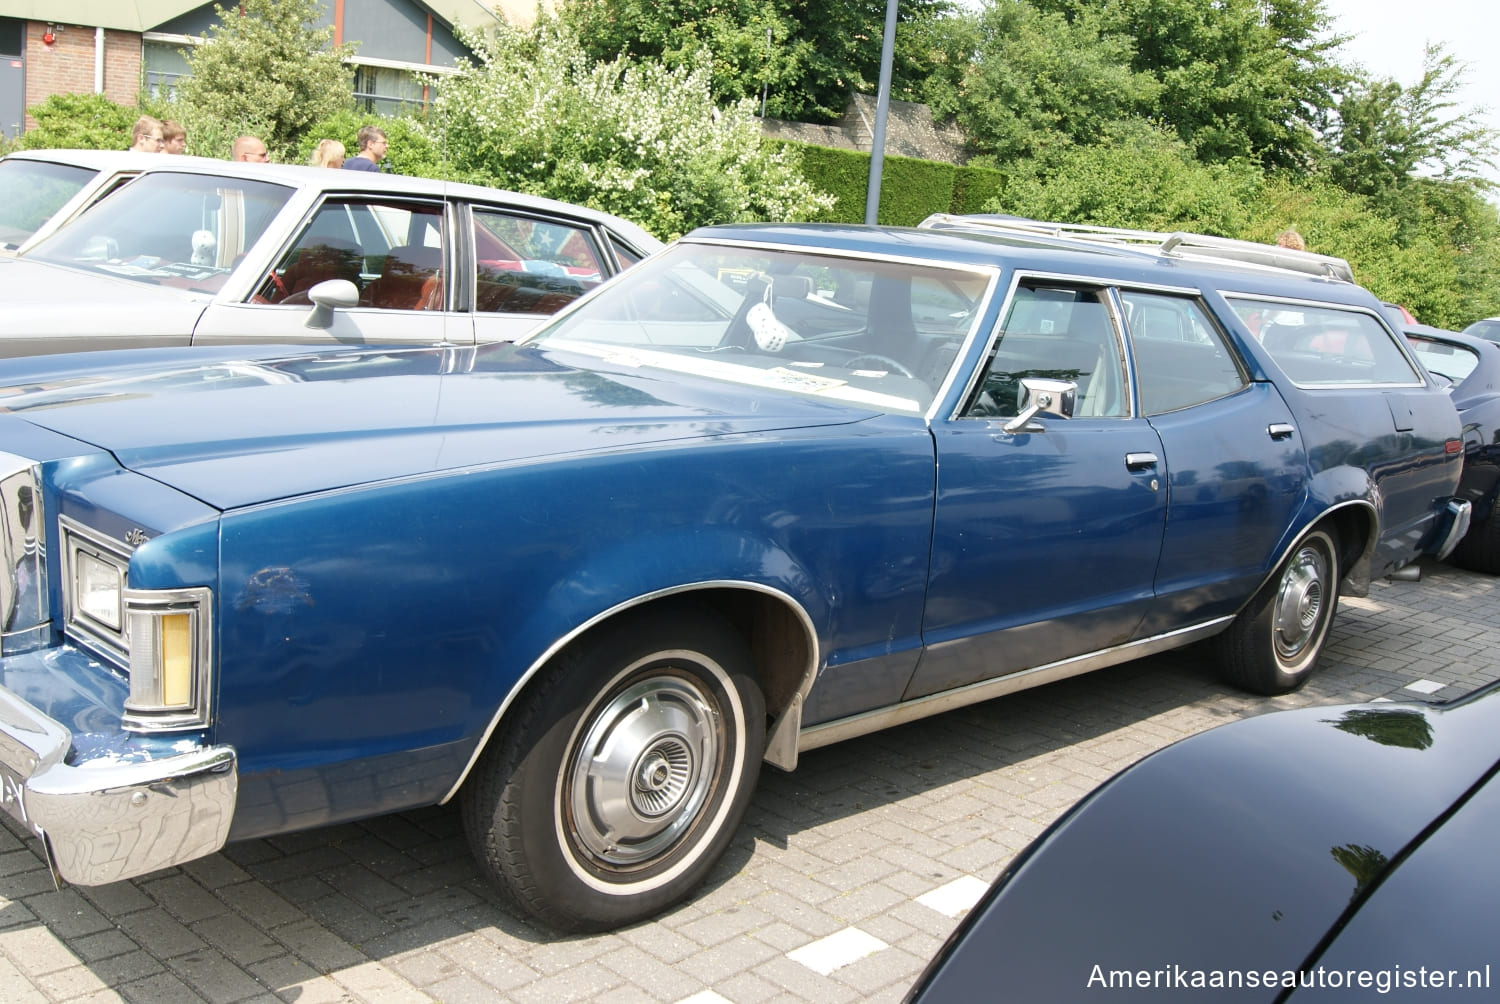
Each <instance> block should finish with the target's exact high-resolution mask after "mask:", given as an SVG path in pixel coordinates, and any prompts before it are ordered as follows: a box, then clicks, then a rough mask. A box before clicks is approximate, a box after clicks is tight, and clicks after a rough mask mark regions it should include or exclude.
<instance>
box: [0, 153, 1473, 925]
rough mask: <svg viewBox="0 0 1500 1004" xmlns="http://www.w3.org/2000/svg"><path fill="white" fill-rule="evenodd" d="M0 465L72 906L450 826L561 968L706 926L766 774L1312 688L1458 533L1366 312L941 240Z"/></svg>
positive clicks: (1352, 301) (28, 786) (170, 358)
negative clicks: (378, 829) (1371, 597)
mask: <svg viewBox="0 0 1500 1004" xmlns="http://www.w3.org/2000/svg"><path fill="white" fill-rule="evenodd" d="M330 173H331V172H330ZM1246 318H1253V319H1254V320H1255V321H1256V323H1257V324H1258V325H1261V326H1262V328H1263V330H1272V329H1275V330H1276V334H1277V338H1276V339H1271V338H1269V337H1267V338H1266V339H1265V340H1261V339H1258V338H1257V337H1256V336H1255V335H1254V334H1253V333H1252V329H1251V328H1250V326H1249V324H1248V322H1247V321H1246ZM1335 335H1338V337H1334V336H1335ZM0 449H3V451H4V455H3V456H0V461H3V469H0V474H3V477H0V502H3V505H0V513H3V525H4V527H5V533H4V535H0V558H3V566H0V567H3V569H4V570H5V572H6V573H7V574H6V575H5V576H0V588H3V594H0V599H3V600H4V609H5V627H4V635H3V637H0V684H3V689H0V773H3V776H4V778H5V782H6V785H5V789H4V790H5V791H6V792H7V793H8V795H9V799H8V801H7V803H6V807H7V809H8V810H9V811H10V812H11V813H12V814H13V815H15V816H16V817H17V818H18V819H21V820H23V821H24V822H25V823H26V824H27V825H28V826H29V827H30V828H31V830H32V832H34V833H36V834H37V835H38V836H40V837H41V838H42V841H43V847H44V848H45V849H46V851H47V854H48V856H49V860H51V861H52V863H53V865H54V867H55V868H56V869H57V871H58V872H59V873H60V874H61V876H62V877H63V878H64V879H67V880H69V881H73V882H81V883H94V884H97V883H103V882H109V881H113V880H115V879H120V878H126V877H129V876H132V875H138V874H142V873H145V872H148V871H151V870H154V869H158V868H163V867H166V866H169V865H175V864H179V863H181V862H184V861H188V860H191V859H193V858H195V857H198V856H201V855H204V854H210V853H212V852H214V851H216V850H217V849H218V848H219V847H220V846H222V845H223V843H224V842H225V841H226V840H233V839H239V838H251V837H261V836H267V835H271V834H277V833H283V832H287V831H291V830H297V829H304V828H308V827H314V826H322V825H327V824H333V823H338V822H341V821H346V820H351V819H356V818H361V817H366V816H371V815H374V814H378V813H386V812H395V811H400V810H405V809H410V808H414V807H418V806H424V805H431V804H436V803H445V802H449V801H450V800H457V801H459V802H460V803H461V805H462V809H463V819H464V826H465V830H466V833H467V835H468V838H469V841H470V843H471V845H472V847H473V848H474V850H475V852H476V855H477V856H478V858H479V861H480V862H481V865H482V868H483V870H484V871H485V872H486V874H488V875H490V876H491V877H493V878H494V880H495V881H496V883H497V884H498V886H499V887H500V888H501V889H503V890H505V891H506V892H507V894H508V895H510V896H511V897H513V898H514V899H515V900H516V902H518V903H519V904H520V905H521V906H523V907H524V908H525V909H527V910H530V911H531V912H532V913H534V914H535V915H536V916H538V917H540V918H541V919H543V920H544V921H546V922H547V923H549V924H552V925H555V926H557V927H561V928H570V929H578V928H600V927H609V926H616V925H621V924H627V923H630V922H633V921H636V920H639V919H641V918H643V917H646V916H650V915H651V914H653V913H655V912H657V911H659V910H661V909H664V908H665V907H667V906H668V905H670V904H673V903H675V902H678V901H680V900H681V899H682V898H683V897H685V896H686V895H688V894H689V893H690V892H691V891H692V890H693V889H694V888H695V887H696V886H697V885H698V883H699V882H701V881H702V879H703V878H704V877H705V876H706V875H707V874H708V872H709V870H710V869H711V868H712V867H713V866H714V863H715V861H717V860H718V858H719V857H720V855H721V854H722V853H723V851H724V849H725V847H726V846H727V845H728V844H729V842H730V840H731V839H732V838H733V836H734V833H735V830H736V827H737V825H738V823H739V820H740V819H741V817H742V815H743V813H744V811H745V807H746V805H747V803H748V801H749V799H750V795H751V792H752V790H753V789H754V786H755V782H756V778H757V776H758V773H759V769H760V765H761V763H762V762H763V761H764V762H767V763H770V764H772V765H774V766H777V767H780V768H783V769H792V768H793V767H795V765H796V762H797V758H798V755H799V753H800V752H801V751H804V750H808V749H813V748H816V747H819V746H823V745H826V744H829V743H832V742H836V741H838V740H840V739H844V738H847V737H850V736H855V735H860V734H864V733H868V732H871V731H874V730H877V729H881V728H885V727H888V726H891V725H895V724H898V723H900V722H903V721H908V720H911V719H914V718H918V717H922V716H925V715H931V714H935V713H938V712H941V711H943V710H945V709H948V708H951V707H955V706H958V705H961V704H967V703H972V702H975V701H979V700H984V699H987V698H990V697H995V696H999V695H1001V694H1005V693H1008V692H1012V691H1016V690H1020V689H1023V688H1026V687H1031V686H1036V685H1037V684H1040V683H1044V682H1047V681H1049V680H1055V679H1059V678H1062V677H1067V676H1072V675H1076V674H1079V673H1084V672H1087V671H1089V670H1093V669H1096V668H1099V667H1103V666H1108V665H1111V664H1114V663H1119V662H1122V661H1125V660H1127V659H1132V658H1136V657H1139V656H1144V655H1148V654H1151V653H1154V652H1159V651H1162V650H1165V649H1170V648H1176V647H1180V646H1183V645H1187V644H1191V643H1194V642H1198V641H1205V642H1209V643H1210V644H1212V645H1214V646H1215V652H1216V657H1217V659H1218V661H1219V663H1220V665H1221V666H1222V667H1223V670H1224V672H1225V673H1226V675H1227V676H1228V677H1229V678H1230V679H1232V680H1235V681H1237V682H1238V683H1239V684H1241V685H1243V686H1245V687H1248V688H1250V689H1252V690H1255V691H1258V692H1262V693H1280V692H1284V691H1286V690H1289V689H1292V688H1295V687H1298V686H1300V685H1301V684H1302V683H1303V682H1305V681H1306V680H1307V678H1308V676H1309V675H1310V674H1311V673H1312V672H1313V670H1314V667H1315V666H1316V664H1317V661H1318V656H1319V654H1320V652H1321V651H1322V648H1323V645H1324V642H1325V640H1326V638H1327V636H1328V630H1329V625H1330V623H1331V622H1332V618H1333V615H1334V610H1335V607H1336V605H1337V602H1338V597H1339V594H1340V591H1341V590H1349V591H1350V592H1353V593H1360V592H1362V591H1364V590H1366V589H1367V588H1368V586H1369V583H1370V580H1371V579H1372V578H1378V577H1382V576H1387V575H1390V574H1391V573H1393V572H1395V571H1397V570H1399V569H1401V568H1403V567H1404V566H1406V565H1408V564H1409V563H1411V562H1412V561H1413V560H1415V559H1416V558H1417V557H1418V555H1420V554H1422V553H1424V552H1433V553H1442V552H1444V551H1445V550H1446V549H1447V548H1448V547H1449V546H1451V543H1452V542H1453V541H1455V540H1456V539H1457V536H1458V535H1459V534H1461V532H1462V530H1463V528H1464V526H1465V525H1466V516H1467V505H1466V504H1464V503H1462V502H1458V501H1456V500H1454V499H1453V492H1454V489H1455V487H1456V486H1457V483H1458V476H1459V468H1460V463H1461V442H1460V439H1459V425H1458V418H1457V415H1456V414H1455V413H1454V410H1453V406H1452V404H1451V402H1450V401H1449V399H1448V396H1447V394H1446V392H1445V391H1444V389H1443V388H1441V387H1440V386H1438V384H1437V383H1436V380H1435V378H1432V377H1430V376H1429V375H1428V374H1427V373H1426V371H1425V370H1423V369H1422V368H1421V366H1420V365H1419V364H1418V363H1417V362H1416V360H1415V358H1414V357H1413V356H1412V355H1411V354H1410V350H1409V349H1408V348H1407V346H1406V343H1405V342H1404V341H1402V340H1401V339H1400V337H1399V336H1397V335H1396V334H1394V333H1393V332H1392V331H1390V329H1389V328H1388V327H1386V325H1385V324H1384V322H1383V321H1382V320H1381V317H1380V304H1379V302H1378V301H1377V300H1375V299H1374V298H1373V297H1372V296H1371V295H1370V294H1369V293H1368V292H1366V291H1365V290H1363V289H1360V288H1359V287H1358V286H1355V285H1353V284H1351V283H1348V282H1343V281H1340V280H1337V279H1330V278H1326V277H1322V272H1321V269H1319V270H1317V272H1316V274H1305V273H1303V272H1300V271H1297V270H1295V269H1288V268H1284V267H1267V266H1258V265H1249V266H1247V265H1242V264H1238V263H1233V262H1224V261H1221V260H1218V259H1215V258H1213V257H1212V256H1211V255H1210V254H1207V253H1203V254H1188V253H1185V252H1183V251H1179V250H1176V249H1166V250H1125V249H1103V248H1098V247H1089V246H1084V245H1080V244H1079V243H1077V242H1073V241H1069V240H1057V239H1052V238H1045V237H1044V238H1030V237H1028V238H1024V239H1016V238H1010V237H999V238H997V237H994V236H988V235H981V234H971V233H962V232H939V231H933V230H920V229H877V228H860V227H840V226H831V225H829V226H815V225H804V226H795V225H785V226H741V227H722V228H712V229H707V230H703V231H700V232H697V233H695V234H693V235H690V236H689V237H687V238H684V239H683V240H681V241H679V242H678V243H676V244H675V245H674V246H672V247H670V248H668V249H665V250H663V251H662V252H659V253H658V254H656V255H653V256H651V257H650V258H648V259H646V260H645V261H643V262H641V263H640V264H638V265H636V266H634V267H632V268H631V269H629V270H628V271H626V272H625V273H623V275H622V276H620V277H619V278H618V279H617V280H615V281H613V282H610V283H606V284H604V285H601V286H600V287H598V288H597V289H596V290H595V291H594V292H593V293H592V294H589V295H586V296H585V297H583V298H582V299H580V300H579V301H578V302H577V303H576V305H575V306H574V307H572V308H570V309H569V310H567V311H566V312H565V313H564V314H562V315H560V316H559V317H558V318H557V319H556V320H555V322H553V323H551V324H548V325H547V326H545V327H544V328H543V329H542V330H540V331H538V332H537V333H535V334H534V335H532V336H529V337H528V338H526V339H524V340H522V341H520V342H518V343H515V344H507V343H496V344H488V345H473V344H469V345H446V346H433V347H420V348H413V347H399V348H398V347H385V348H381V347H364V348H361V349H346V350H338V349H325V350H312V349H304V350H302V351H296V350H293V349H291V348H287V347H279V348H277V347H264V346H262V347H259V348H247V347H244V346H238V347H235V346H229V347H211V348H194V349H183V350H168V349H163V350H145V351H138V352H119V353H87V354H80V355H75V356H59V357H52V358H35V359H13V360H7V361H5V362H3V363H0Z"/></svg>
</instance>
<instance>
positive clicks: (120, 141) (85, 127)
mask: <svg viewBox="0 0 1500 1004" xmlns="http://www.w3.org/2000/svg"><path fill="white" fill-rule="evenodd" d="M30 113H31V117H32V118H34V119H36V125H35V126H34V127H33V128H31V129H28V130H26V132H25V133H23V134H22V135H21V137H20V146H21V148H22V149H26V150H124V149H125V148H126V147H128V146H130V129H131V127H132V126H134V125H135V120H136V119H138V118H139V117H140V115H141V113H140V111H139V110H137V109H135V108H127V107H125V106H124V105H117V104H115V103H114V102H113V101H111V100H109V99H108V98H106V97H105V96H104V95H102V94H53V95H51V96H50V97H48V98H47V100H45V101H43V102H42V103H41V104H39V105H36V106H34V107H32V108H31V109H30Z"/></svg>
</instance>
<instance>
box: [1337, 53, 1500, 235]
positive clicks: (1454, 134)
mask: <svg viewBox="0 0 1500 1004" xmlns="http://www.w3.org/2000/svg"><path fill="white" fill-rule="evenodd" d="M1464 70H1465V67H1464V64H1462V63H1460V62H1459V61H1458V60H1456V59H1455V58H1454V57H1453V56H1451V55H1449V54H1447V53H1445V52H1444V51H1443V47H1442V46H1440V45H1432V46H1428V48H1427V51H1426V56H1425V59H1424V61H1423V73H1422V78H1421V79H1420V80H1419V81H1417V83H1416V84H1414V85H1412V86H1411V87H1402V86H1401V85H1400V84H1398V83H1397V82H1396V81H1394V80H1391V79H1388V78H1387V79H1369V78H1359V79H1356V80H1355V81H1354V82H1353V83H1352V85H1351V86H1350V88H1349V90H1348V91H1347V93H1345V94H1344V95H1343V96H1342V98H1341V100H1340V101H1339V102H1338V106H1337V109H1336V118H1335V120H1334V122H1333V123H1332V126H1331V128H1330V131H1329V136H1328V139H1327V142H1328V145H1329V147H1330V149H1331V162H1330V165H1329V174H1330V177H1331V178H1333V180H1334V181H1335V182H1336V183H1337V184H1339V185H1341V186H1343V187H1344V188H1346V189H1348V190H1349V191H1351V192H1357V193H1359V194H1361V195H1368V196H1370V197H1371V198H1373V199H1375V200H1376V201H1377V202H1378V203H1380V204H1382V205H1384V206H1386V207H1387V208H1388V209H1398V204H1399V203H1400V202H1401V199H1402V195H1401V193H1402V192H1403V191H1405V190H1406V189H1408V188H1409V187H1410V182H1411V181H1412V179H1415V178H1417V177H1419V176H1426V177H1437V178H1441V179H1444V180H1448V181H1466V182H1470V183H1475V182H1478V181H1479V180H1480V179H1481V172H1482V171H1483V169H1484V168H1486V167H1492V166H1494V160H1495V155H1496V139H1497V133H1496V131H1495V130H1493V129H1490V128H1488V127H1486V126H1484V125H1481V124H1480V123H1479V122H1477V121H1476V120H1475V119H1474V117H1473V116H1471V115H1469V114H1466V113H1461V112H1457V111H1456V109H1457V107H1458V106H1457V103H1456V102H1455V101H1454V95H1456V94H1457V93H1458V92H1459V90H1460V89H1461V88H1462V87H1463V75H1464Z"/></svg>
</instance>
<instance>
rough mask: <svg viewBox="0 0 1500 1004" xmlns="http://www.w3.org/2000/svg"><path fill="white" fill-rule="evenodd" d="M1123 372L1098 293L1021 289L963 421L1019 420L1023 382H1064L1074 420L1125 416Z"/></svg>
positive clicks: (1037, 287)
mask: <svg viewBox="0 0 1500 1004" xmlns="http://www.w3.org/2000/svg"><path fill="white" fill-rule="evenodd" d="M1123 374H1124V369H1123V367H1122V365H1121V358H1120V349H1119V343H1118V341H1117V340H1116V338H1115V333H1114V326H1113V325H1112V324H1111V323H1110V318H1109V311H1108V310H1107V309H1106V307H1105V294H1104V291H1103V290H1099V289H1091V288H1077V287H1068V286H1057V285H1051V284H1047V285H1023V286H1020V287H1018V288H1017V290H1016V292H1015V296H1014V297H1012V299H1011V304H1010V309H1009V310H1008V311H1007V312H1006V315H1005V322H1004V324H1003V325H1002V326H1001V331H1000V336H999V340H998V342H997V344H996V346H995V349H994V355H993V356H992V357H991V359H990V364H989V367H988V369H987V370H986V371H985V375H984V380H983V382H982V383H981V384H980V386H979V390H978V392H977V394H976V395H975V397H974V399H973V401H972V402H971V403H970V405H969V408H968V410H967V411H966V412H965V414H966V415H967V416H968V417H970V418H1011V417H1014V416H1015V415H1017V414H1019V413H1020V405H1019V401H1020V393H1021V381H1022V380H1024V379H1027V378H1029V377H1045V378H1047V379H1052V380H1070V381H1072V382H1073V383H1074V384H1076V385H1077V387H1078V395H1077V404H1076V410H1075V412H1074V414H1075V415H1076V416H1077V417H1079V418H1118V417H1121V416H1124V415H1128V414H1129V413H1130V402H1129V395H1128V394H1127V393H1126V390H1125V388H1126V384H1125V380H1124V375H1123Z"/></svg>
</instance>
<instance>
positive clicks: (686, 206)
mask: <svg viewBox="0 0 1500 1004" xmlns="http://www.w3.org/2000/svg"><path fill="white" fill-rule="evenodd" d="M465 41H466V42H467V43H468V44H469V45H470V46H471V48H472V49H473V51H474V53H475V60H474V61H473V62H468V63H465V64H463V65H462V66H461V69H460V72H459V73H457V74H456V75H453V76H448V77H444V78H443V79H441V80H440V81H439V82H438V85H437V96H436V98H435V100H434V102H433V106H432V110H431V114H430V115H429V118H428V125H429V129H430V131H431V132H432V134H433V136H434V140H435V142H436V143H437V145H438V146H439V147H440V148H441V149H442V150H443V154H444V156H445V158H446V159H447V161H448V163H449V165H450V166H451V168H452V169H454V170H456V171H458V172H460V173H463V174H466V175H471V176H472V175H484V176H488V177H490V178H491V179H493V182H494V183H495V184H497V185H500V186H502V187H505V188H510V189H514V190H516V191H522V192H529V193H531V194H535V195H543V196H547V197H549V198H554V199H562V200H565V201H568V202H575V203H579V204H581V205H587V206H592V207H594V208H596V209H602V210H604V211H606V212H611V213H615V214H617V215H620V216H623V217H625V218H626V219H629V220H633V221H635V222H636V223H638V224H640V225H641V226H643V227H645V228H646V229H647V230H650V231H651V232H652V233H655V234H656V235H657V236H659V237H662V238H664V239H671V238H674V237H677V236H680V235H681V234H683V233H686V232H687V231H689V230H691V229H693V228H694V227H697V226H702V225H704V224H710V223H729V222H748V221H756V220H774V221H787V220H799V219H808V218H811V217H812V216H813V215H815V214H816V213H817V212H818V211H819V210H821V209H825V208H827V207H828V206H830V205H831V204H832V198H831V197H830V196H827V195H823V194H821V193H819V192H817V191H815V190H814V189H813V187H812V186H811V185H810V184H809V183H808V182H807V180H806V179H805V178H804V177H803V176H802V174H801V172H800V169H799V164H798V162H797V157H796V155H795V154H794V153H791V152H788V151H784V150H779V149H775V148H773V147H771V146H770V145H768V144H765V143H763V142H762V140H761V133H760V124H759V120H758V119H756V118H755V116H754V114H753V113H752V110H751V108H752V106H751V105H750V104H749V103H743V104H739V105H734V106H731V107H728V108H722V109H721V108H717V107H715V105H714V102H713V98H712V96H711V94H710V92H709V77H710V74H709V69H708V67H707V66H706V65H698V66H696V67H681V68H677V69H668V68H666V67H664V66H661V65H659V64H639V65H631V64H626V63H623V62H619V61H616V62H612V63H603V64H596V63H593V62H592V61H591V60H590V59H589V58H588V57H587V56H586V55H585V54H584V52H583V50H582V48H581V47H580V46H579V45H578V43H577V41H576V40H575V39H574V38H573V37H572V36H571V34H570V33H569V30H568V29H567V28H565V27H564V26H562V25H560V24H559V23H558V22H557V21H555V20H553V19H550V18H545V17H544V18H541V19H539V21H538V23H537V25H536V26H535V27H533V28H532V29H530V30H521V29H517V28H514V27H510V26H501V27H499V28H498V29H496V30H494V31H492V32H491V33H488V34H485V35H471V36H467V37H466V38H465Z"/></svg>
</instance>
